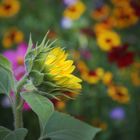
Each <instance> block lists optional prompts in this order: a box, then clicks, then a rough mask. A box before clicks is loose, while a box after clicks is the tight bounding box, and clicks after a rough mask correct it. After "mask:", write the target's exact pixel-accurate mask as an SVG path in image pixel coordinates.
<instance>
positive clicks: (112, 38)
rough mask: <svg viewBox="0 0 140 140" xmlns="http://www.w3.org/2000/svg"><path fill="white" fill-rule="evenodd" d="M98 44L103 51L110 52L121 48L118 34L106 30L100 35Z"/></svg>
mask: <svg viewBox="0 0 140 140" xmlns="http://www.w3.org/2000/svg"><path fill="white" fill-rule="evenodd" d="M97 43H98V46H99V47H100V49H102V50H103V51H110V50H111V49H112V48H116V47H119V45H120V44H121V40H120V37H119V35H118V34H117V33H116V32H114V31H109V30H108V31H107V30H106V31H104V32H103V33H101V34H98V36H97Z"/></svg>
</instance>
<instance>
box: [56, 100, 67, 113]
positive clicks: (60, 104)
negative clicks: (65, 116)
mask: <svg viewBox="0 0 140 140" xmlns="http://www.w3.org/2000/svg"><path fill="white" fill-rule="evenodd" d="M55 106H56V108H57V109H58V110H59V111H62V110H64V109H65V107H66V103H65V102H64V101H56V103H55Z"/></svg>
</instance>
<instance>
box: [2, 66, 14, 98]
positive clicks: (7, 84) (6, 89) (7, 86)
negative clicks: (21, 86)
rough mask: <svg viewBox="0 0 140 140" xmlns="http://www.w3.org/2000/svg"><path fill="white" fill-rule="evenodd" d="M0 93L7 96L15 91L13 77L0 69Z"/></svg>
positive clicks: (8, 72)
mask: <svg viewBox="0 0 140 140" xmlns="http://www.w3.org/2000/svg"><path fill="white" fill-rule="evenodd" d="M0 76H1V78H0V93H5V94H7V95H8V96H9V94H10V91H11V90H12V89H13V90H14V91H15V85H14V79H13V75H12V73H11V72H10V71H8V70H6V69H5V68H3V67H0Z"/></svg>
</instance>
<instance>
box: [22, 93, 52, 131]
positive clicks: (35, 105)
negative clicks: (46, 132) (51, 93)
mask: <svg viewBox="0 0 140 140" xmlns="http://www.w3.org/2000/svg"><path fill="white" fill-rule="evenodd" d="M21 96H22V97H23V99H24V100H25V101H26V102H27V103H28V104H29V105H30V107H31V108H32V110H33V111H34V112H35V113H36V114H37V115H38V117H39V120H40V123H41V129H42V131H43V129H44V127H45V125H46V123H47V121H48V119H49V118H50V117H51V115H52V114H53V111H54V107H53V104H52V103H51V101H50V100H48V99H47V98H45V97H43V96H41V95H39V94H38V93H33V92H25V93H22V94H21Z"/></svg>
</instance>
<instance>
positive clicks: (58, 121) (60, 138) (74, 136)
mask: <svg viewBox="0 0 140 140" xmlns="http://www.w3.org/2000/svg"><path fill="white" fill-rule="evenodd" d="M99 131H100V129H97V128H94V127H92V126H89V125H88V124H86V123H84V122H81V121H79V120H77V119H75V118H73V117H71V116H70V115H66V114H64V113H60V112H54V114H53V115H52V117H51V118H50V119H49V121H48V123H47V125H46V127H45V131H44V133H43V136H42V139H43V138H51V140H93V138H94V137H95V135H96V134H97V133H98V132H99Z"/></svg>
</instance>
